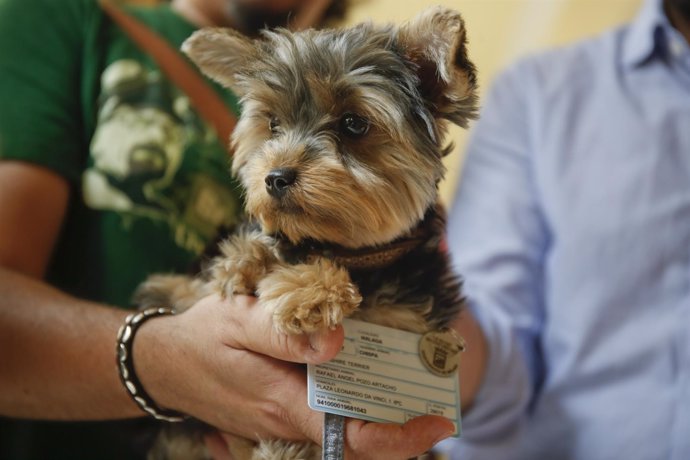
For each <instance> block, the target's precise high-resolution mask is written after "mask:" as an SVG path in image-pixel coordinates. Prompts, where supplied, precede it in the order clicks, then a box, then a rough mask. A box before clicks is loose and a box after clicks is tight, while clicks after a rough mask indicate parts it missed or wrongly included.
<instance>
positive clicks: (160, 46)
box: [99, 0, 237, 145]
mask: <svg viewBox="0 0 690 460" xmlns="http://www.w3.org/2000/svg"><path fill="white" fill-rule="evenodd" d="M99 3H100V4H101V7H102V8H103V11H105V12H106V13H107V14H108V16H110V18H111V19H112V20H113V21H114V22H115V23H116V24H117V25H118V26H120V28H121V29H122V30H123V31H124V32H125V33H126V34H127V35H128V36H129V37H130V38H131V39H132V41H134V43H136V44H137V45H138V46H139V48H141V49H142V50H143V51H146V52H147V53H148V54H149V55H150V56H151V57H152V58H153V60H154V61H156V64H158V66H159V67H160V68H161V70H162V71H163V72H165V74H166V75H167V77H168V78H169V79H170V81H172V82H173V83H174V84H175V85H177V87H179V88H180V89H181V90H182V91H184V92H185V93H186V94H187V96H188V97H189V100H190V102H191V104H192V106H194V108H195V109H196V110H197V112H198V113H199V115H201V117H202V118H203V119H204V120H206V121H207V122H208V123H210V124H211V126H213V127H214V128H215V130H216V133H217V134H218V138H219V139H220V140H221V142H223V143H226V145H227V143H228V140H229V139H230V134H231V133H232V130H233V129H234V128H235V125H236V124H237V118H236V117H235V115H234V114H233V113H232V112H231V111H230V110H229V109H228V107H227V105H226V104H225V103H224V102H223V101H222V100H221V98H220V97H219V96H218V94H217V93H216V92H215V91H214V90H213V89H212V88H211V87H210V86H209V85H208V83H207V82H206V81H205V80H204V78H203V77H202V76H201V75H200V74H199V72H197V70H196V69H194V68H193V67H192V65H191V64H190V63H189V62H188V61H187V60H186V59H185V58H184V57H182V55H180V53H179V52H178V51H177V50H176V49H174V48H173V47H172V46H170V44H169V43H168V42H166V41H165V40H163V39H162V38H161V37H160V36H159V35H158V34H156V33H155V32H153V31H152V30H150V29H149V28H148V27H146V26H145V25H144V24H142V23H141V22H140V21H139V20H137V19H136V18H134V17H132V16H131V15H129V14H127V13H126V12H125V11H124V10H122V9H121V8H120V7H119V6H117V5H115V4H114V3H113V2H112V1H109V0H99Z"/></svg>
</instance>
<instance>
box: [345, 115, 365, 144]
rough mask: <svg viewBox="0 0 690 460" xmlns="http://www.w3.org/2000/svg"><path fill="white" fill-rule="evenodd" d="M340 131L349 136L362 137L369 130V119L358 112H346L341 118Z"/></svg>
mask: <svg viewBox="0 0 690 460" xmlns="http://www.w3.org/2000/svg"><path fill="white" fill-rule="evenodd" d="M340 131H341V132H342V133H343V134H345V135H347V136H349V137H353V138H358V137H362V136H364V135H365V134H366V133H367V132H368V131H369V120H367V119H366V118H364V117H361V116H359V115H357V114H356V113H346V114H345V115H343V116H342V118H341V119H340Z"/></svg>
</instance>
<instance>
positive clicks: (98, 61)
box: [0, 0, 241, 460]
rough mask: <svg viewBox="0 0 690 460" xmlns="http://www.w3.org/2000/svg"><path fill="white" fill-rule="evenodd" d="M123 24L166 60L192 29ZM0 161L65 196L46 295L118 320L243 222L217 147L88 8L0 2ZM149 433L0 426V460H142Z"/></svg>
mask: <svg viewBox="0 0 690 460" xmlns="http://www.w3.org/2000/svg"><path fill="white" fill-rule="evenodd" d="M130 11H131V12H132V13H133V14H135V15H136V16H137V17H139V18H140V19H142V20H143V21H144V22H145V23H146V24H148V25H149V26H150V27H151V28H153V29H155V30H157V31H158V32H159V33H160V34H161V35H162V36H164V37H165V38H166V39H167V40H169V41H170V42H171V44H173V45H174V46H176V47H179V45H180V44H181V43H182V41H183V40H184V39H185V38H186V37H188V36H189V35H190V33H191V32H192V31H193V29H194V27H193V26H192V25H190V24H189V23H187V22H185V21H184V20H182V19H181V18H180V17H178V16H176V15H175V14H174V13H173V12H172V11H171V10H170V8H169V7H168V6H167V5H164V6H160V7H156V8H154V9H142V8H140V9H131V10H130ZM216 89H217V90H218V91H219V93H220V94H221V95H222V97H223V98H224V99H225V100H226V101H227V102H228V104H230V105H231V107H232V108H233V109H234V110H235V111H236V110H237V103H236V100H235V98H234V97H233V96H232V95H231V94H228V93H227V92H223V91H222V90H221V89H220V88H218V87H216ZM0 158H2V159H14V160H21V161H26V162H30V163H33V164H37V165H41V166H43V167H45V168H49V169H50V170H52V171H55V172H56V173H57V174H59V175H61V176H63V177H65V178H66V179H67V180H68V181H69V183H70V185H71V192H72V193H71V198H70V203H69V209H68V214H67V217H66V220H65V223H64V226H63V229H62V231H61V235H60V238H59V242H58V244H57V247H56V250H55V253H54V255H53V258H52V261H51V265H50V268H49V273H48V275H47V278H48V281H49V282H51V283H52V284H54V285H56V286H58V287H60V288H61V289H63V290H65V291H67V292H70V293H72V294H74V295H77V296H79V297H82V298H88V299H92V300H96V301H100V302H106V303H110V304H114V305H119V306H122V307H126V306H128V305H129V304H130V297H131V294H132V292H133V290H134V289H135V288H136V286H137V285H138V284H139V283H140V282H141V281H142V280H143V279H144V278H145V277H146V276H147V275H148V274H150V273H161V272H180V271H186V269H187V268H188V266H189V265H191V264H192V262H193V261H194V260H195V259H196V258H197V257H198V255H199V253H200V252H201V250H202V249H203V248H204V246H205V245H206V243H207V242H209V241H210V240H211V239H213V237H214V235H215V233H216V229H217V228H218V227H219V226H221V225H231V224H232V223H233V222H234V220H235V219H236V218H237V215H238V213H239V212H240V208H241V203H240V198H239V196H240V195H239V189H238V187H237V183H236V182H235V181H233V180H232V179H231V178H230V175H229V172H228V171H229V166H230V165H229V159H228V156H227V153H226V149H225V148H224V146H223V145H222V143H220V142H219V141H218V139H217V137H216V135H215V133H214V132H213V131H212V129H211V128H209V127H208V126H207V125H206V124H205V123H204V122H202V121H201V120H200V119H199V117H198V115H197V114H196V113H195V111H194V110H193V109H191V108H190V103H189V100H188V98H187V97H186V96H185V95H184V94H181V93H180V91H179V90H178V89H177V88H175V87H173V86H172V85H171V84H170V83H169V82H168V80H167V79H166V78H165V77H164V76H163V75H161V73H160V72H159V71H158V70H157V68H156V66H155V65H154V63H153V61H152V60H151V58H149V57H148V56H146V55H145V54H144V53H142V52H141V51H140V50H139V49H138V48H137V46H136V45H134V44H133V43H132V42H131V41H130V40H129V39H128V38H127V37H126V36H125V35H124V34H123V32H122V31H120V29H119V28H118V27H117V26H116V25H114V24H112V22H111V21H110V19H109V18H108V17H107V16H105V15H104V13H103V12H102V11H101V10H100V8H99V7H98V5H97V4H96V3H95V1H94V0H0ZM29 230H30V229H27V231H29ZM113 340H114V338H113ZM113 343H114V342H113ZM113 365H114V364H113ZM150 423H151V420H147V419H140V420H136V421H133V422H128V423H120V422H98V423H89V422H83V423H54V422H28V421H24V422H22V421H17V420H8V419H2V418H0V458H2V459H70V460H77V459H99V460H105V459H128V460H130V459H137V458H143V457H142V456H141V455H138V454H136V453H135V452H138V451H139V450H140V449H133V448H132V447H131V445H132V443H133V442H134V444H146V443H147V438H146V430H142V429H141V426H142V425H147V424H150ZM123 425H125V426H126V427H125V428H123Z"/></svg>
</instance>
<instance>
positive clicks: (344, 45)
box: [138, 7, 476, 459]
mask: <svg viewBox="0 0 690 460" xmlns="http://www.w3.org/2000/svg"><path fill="white" fill-rule="evenodd" d="M465 45H466V39H465V29H464V24H463V21H462V19H461V17H460V15H459V14H458V13H457V12H455V11H452V10H448V9H444V8H441V7H435V8H430V9H428V10H426V11H424V12H423V13H421V14H420V15H419V16H417V17H416V18H415V19H413V20H412V21H411V22H409V23H407V24H405V25H402V26H399V27H396V26H384V27H376V26H374V25H372V24H362V25H359V26H356V27H353V28H350V29H344V30H325V31H313V30H308V31H304V32H300V33H292V32H289V31H287V30H277V31H266V32H264V33H263V36H262V38H261V39H259V40H251V39H248V38H246V37H245V36H242V35H240V34H238V33H236V32H233V31H232V30H226V29H204V30H201V31H199V32H196V33H195V34H194V35H193V36H192V37H191V38H189V39H188V40H187V41H186V42H185V44H184V46H183V50H184V52H185V53H187V55H188V56H189V57H190V58H191V59H192V60H193V61H194V62H195V63H196V64H197V65H198V66H199V67H200V68H201V70H202V71H203V72H204V73H206V74H207V75H208V76H210V77H211V78H213V79H215V80H216V81H218V82H220V83H221V84H223V85H224V86H226V87H228V88H230V89H232V90H233V91H234V92H235V93H236V94H238V95H239V96H240V97H241V102H242V108H243V112H242V116H241V118H240V120H239V123H238V125H237V127H236V129H235V132H234V134H233V137H232V148H233V150H234V157H233V165H232V170H233V173H234V174H236V175H237V176H238V177H239V178H240V180H241V182H242V184H243V186H244V189H245V192H246V195H245V197H246V212H247V215H248V219H249V222H250V223H249V224H247V225H245V226H243V227H242V228H241V229H240V231H238V232H236V233H235V234H233V235H232V236H230V237H229V238H228V239H226V240H225V241H224V242H223V243H222V244H221V246H220V252H221V254H220V255H219V256H217V257H216V258H214V259H213V260H212V262H211V263H210V265H209V267H208V268H207V269H206V270H205V271H204V272H203V274H202V275H201V276H200V277H197V278H185V277H164V276H158V277H153V278H151V279H150V280H149V281H147V282H146V283H145V284H144V285H143V286H142V287H141V289H140V292H139V296H138V298H139V301H140V303H141V304H142V305H143V306H146V305H149V304H160V303H161V302H162V303H165V304H172V305H173V306H175V308H178V309H184V308H188V307H189V306H191V305H192V304H194V302H196V301H197V300H198V299H199V298H200V297H202V296H204V295H206V294H208V293H210V292H220V293H221V294H222V295H224V296H232V295H234V294H238V293H242V294H256V295H257V296H258V299H259V303H260V304H261V305H262V306H263V308H268V309H270V310H271V311H272V312H273V315H274V321H275V327H276V328H277V330H278V331H280V332H282V333H286V334H301V333H308V332H313V331H316V330H319V329H322V328H329V327H330V328H332V327H335V326H336V325H337V324H339V323H340V322H341V321H342V319H343V318H344V317H356V318H358V319H362V320H365V321H370V322H374V323H378V324H382V325H386V326H392V327H395V328H400V329H405V330H409V331H414V332H424V331H427V330H430V329H435V328H439V327H442V326H445V325H447V324H448V323H449V322H450V320H451V319H452V318H453V317H454V316H455V315H456V314H457V313H458V312H459V310H460V308H461V305H462V299H461V295H460V282H459V280H458V279H457V278H456V277H455V276H454V275H453V273H452V272H451V270H450V266H449V261H448V259H447V256H446V255H445V254H444V253H443V251H442V250H440V248H439V246H440V244H441V241H442V237H443V232H444V216H443V213H442V212H440V211H439V207H438V206H437V204H436V202H437V185H438V182H439V181H440V180H441V178H442V177H443V175H444V166H443V163H442V157H443V156H444V155H445V154H446V153H448V151H449V148H448V147H444V146H443V144H442V138H443V136H444V134H445V127H446V123H447V122H452V123H456V124H458V125H460V126H466V124H467V122H468V120H469V119H471V118H473V117H474V116H475V111H476V95H475V89H476V88H475V87H476V80H475V69H474V66H473V65H472V63H471V62H470V61H469V60H468V57H467V52H466V46H465ZM247 445H249V444H247ZM245 447H246V446H245ZM235 454H236V455H237V456H238V458H244V457H246V458H253V459H297V458H305V459H306V458H318V456H319V450H318V449H315V448H314V446H311V445H299V444H294V443H289V442H283V441H279V440H272V441H269V442H265V443H259V445H257V446H256V447H254V445H253V444H251V445H250V447H249V449H247V450H246V451H244V452H243V453H239V452H235ZM242 456H244V457H242Z"/></svg>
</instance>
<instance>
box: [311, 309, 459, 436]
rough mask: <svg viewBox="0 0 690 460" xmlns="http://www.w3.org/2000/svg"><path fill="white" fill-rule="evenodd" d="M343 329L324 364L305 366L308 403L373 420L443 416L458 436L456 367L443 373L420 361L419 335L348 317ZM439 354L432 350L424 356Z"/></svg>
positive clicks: (322, 409)
mask: <svg viewBox="0 0 690 460" xmlns="http://www.w3.org/2000/svg"><path fill="white" fill-rule="evenodd" d="M343 327H344V328H345V343H344V344H343V348H342V349H341V350H340V353H338V355H337V356H336V357H335V358H333V359H332V360H331V361H329V362H327V363H324V364H309V365H308V386H309V407H311V408H312V409H314V410H317V411H321V412H329V413H332V414H338V415H344V416H346V417H352V418H358V419H363V420H369V421H373V422H393V423H404V422H406V421H407V420H409V419H411V418H413V417H416V416H418V415H425V414H432V415H442V416H444V417H446V418H448V419H450V420H451V421H453V422H454V424H455V435H456V436H459V435H460V385H459V382H458V375H457V366H456V367H454V368H452V372H450V373H449V372H446V374H445V375H435V374H434V373H432V372H430V371H429V370H428V366H426V365H425V364H424V363H423V362H422V359H423V358H422V355H423V354H424V350H422V353H420V340H421V339H422V337H423V336H422V335H420V334H415V333H412V332H406V331H400V330H398V329H392V328H389V327H383V326H378V325H375V324H370V323H365V322H362V321H356V320H352V319H346V320H345V321H343ZM440 351H441V352H443V350H440ZM460 351H461V350H460ZM440 354H441V355H442V354H443V353H440ZM440 358H443V356H440V357H439V353H436V357H435V358H429V359H430V360H434V359H436V360H437V361H438V359H440ZM437 364H438V362H437ZM437 374H438V373H437Z"/></svg>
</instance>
